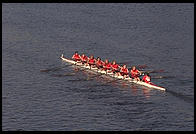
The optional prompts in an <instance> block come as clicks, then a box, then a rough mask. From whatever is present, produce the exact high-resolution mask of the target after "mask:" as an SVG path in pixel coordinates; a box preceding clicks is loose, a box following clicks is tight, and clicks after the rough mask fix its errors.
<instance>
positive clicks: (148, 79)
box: [142, 75, 150, 83]
mask: <svg viewBox="0 0 196 134" xmlns="http://www.w3.org/2000/svg"><path fill="white" fill-rule="evenodd" d="M142 81H144V82H146V83H150V77H149V76H147V75H145V76H144V77H143V78H142Z"/></svg>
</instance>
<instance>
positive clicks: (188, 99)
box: [166, 90, 194, 103]
mask: <svg viewBox="0 0 196 134" xmlns="http://www.w3.org/2000/svg"><path fill="white" fill-rule="evenodd" d="M166 92H168V93H170V94H172V95H173V96H175V97H177V98H179V99H182V100H184V101H186V102H188V103H193V102H194V98H191V97H188V96H186V95H183V94H182V93H177V92H174V91H171V90H167V91H166Z"/></svg>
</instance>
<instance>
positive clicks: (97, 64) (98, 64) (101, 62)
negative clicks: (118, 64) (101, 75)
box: [95, 57, 103, 69]
mask: <svg viewBox="0 0 196 134" xmlns="http://www.w3.org/2000/svg"><path fill="white" fill-rule="evenodd" d="M95 64H96V66H97V68H98V69H100V68H103V61H102V60H101V58H99V57H97V60H96V62H95Z"/></svg>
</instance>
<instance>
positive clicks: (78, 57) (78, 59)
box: [72, 51, 81, 62]
mask: <svg viewBox="0 0 196 134" xmlns="http://www.w3.org/2000/svg"><path fill="white" fill-rule="evenodd" d="M72 59H73V60H74V61H76V62H77V61H80V60H81V59H80V55H79V54H78V51H75V54H74V55H73V56H72Z"/></svg>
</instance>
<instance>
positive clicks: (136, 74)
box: [130, 66, 141, 81]
mask: <svg viewBox="0 0 196 134" xmlns="http://www.w3.org/2000/svg"><path fill="white" fill-rule="evenodd" d="M130 73H131V78H133V79H134V80H137V81H140V78H139V76H140V75H141V72H140V71H139V70H137V69H136V67H135V66H133V67H132V69H131V72H130Z"/></svg>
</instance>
